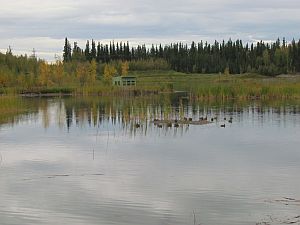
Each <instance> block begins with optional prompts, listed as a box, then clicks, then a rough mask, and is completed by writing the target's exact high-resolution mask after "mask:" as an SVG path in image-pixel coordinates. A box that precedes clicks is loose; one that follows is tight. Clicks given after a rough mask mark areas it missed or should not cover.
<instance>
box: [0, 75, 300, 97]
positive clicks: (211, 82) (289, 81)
mask: <svg viewBox="0 0 300 225" xmlns="http://www.w3.org/2000/svg"><path fill="white" fill-rule="evenodd" d="M131 75H135V76H136V77H137V86H134V87H115V86H111V85H110V84H106V83H105V82H104V81H102V80H97V81H96V82H95V83H93V84H86V85H83V86H79V85H78V84H69V85H68V86H62V87H59V86H54V87H35V88H31V89H30V88H27V89H24V88H20V87H14V88H1V89H0V94H6V95H16V94H20V93H21V94H37V95H47V94H53V95H77V96H78V95H79V96H86V95H97V96H137V95H142V96H143V95H149V94H157V93H172V92H173V91H186V92H188V93H190V96H191V97H193V98H196V99H210V98H213V99H233V98H234V99H286V98H300V76H279V77H267V76H263V75H259V74H250V73H249V74H241V75H240V74H237V75H224V74H186V73H180V72H175V71H171V70H170V71H165V70H164V71H161V70H157V71H135V72H132V73H131Z"/></svg>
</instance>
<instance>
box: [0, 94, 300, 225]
mask: <svg viewBox="0 0 300 225" xmlns="http://www.w3.org/2000/svg"><path fill="white" fill-rule="evenodd" d="M22 101H23V102H22V106H24V107H25V108H26V112H25V113H23V112H22V113H19V114H16V115H11V117H6V119H5V120H3V122H2V123H1V124H2V125H1V126H0V127H1V129H0V140H1V142H0V154H1V156H2V163H1V165H0V199H1V201H0V218H1V224H25V225H27V224H72V225H74V224H75V225H79V224H125V225H129V224H130V225H132V224H133V225H134V224H139V225H140V224H145V225H152V224H172V225H173V224H176V225H182V224H194V221H195V224H200V223H201V224H207V225H213V224H224V225H240V224H253V225H254V224H256V223H258V222H261V223H262V224H263V222H268V223H271V224H272V221H270V219H269V217H268V215H271V218H272V219H274V221H275V220H276V219H277V220H278V221H279V220H280V221H284V220H285V218H295V217H297V216H298V214H299V204H298V200H299V199H300V191H299V190H300V182H299V179H298V177H299V171H300V167H299V160H300V152H299V148H298V146H299V145H300V140H299V138H298V137H299V135H300V123H299V122H300V121H299V120H300V119H299V114H300V111H299V110H300V109H299V104H298V102H297V101H285V102H281V101H278V102H234V101H232V102H215V101H211V102H193V101H191V100H187V99H186V98H182V97H180V96H169V95H164V96H150V97H144V98H135V99H132V98H95V97H90V98H80V97H78V98H50V99H47V98H40V99H23V100H22ZM22 111H23V110H22ZM206 116H207V117H208V120H210V119H211V118H215V117H217V119H216V120H214V121H213V122H212V123H210V124H207V125H203V126H202V125H190V126H188V124H181V125H180V126H179V127H178V128H175V127H174V126H172V127H171V128H170V127H167V125H166V124H163V127H162V128H159V127H158V126H157V125H155V124H154V123H153V121H154V119H159V120H175V119H178V120H184V118H185V117H186V118H192V120H193V121H198V120H199V119H200V118H201V117H206ZM230 117H232V123H230V122H229V121H228V120H229V119H230ZM8 118H13V119H8ZM224 118H226V120H224ZM137 123H138V124H140V127H138V126H136V124H137ZM222 124H226V127H225V129H224V128H221V127H220V125H222ZM285 198H290V199H294V200H288V199H285ZM286 203H287V204H289V205H286ZM266 218H267V219H268V220H267V219H266ZM285 221H287V220H285Z"/></svg>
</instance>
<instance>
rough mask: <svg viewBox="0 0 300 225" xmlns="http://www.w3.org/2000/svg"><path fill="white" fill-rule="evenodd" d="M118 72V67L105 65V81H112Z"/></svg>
mask: <svg viewBox="0 0 300 225" xmlns="http://www.w3.org/2000/svg"><path fill="white" fill-rule="evenodd" d="M116 73H117V70H116V68H115V67H114V66H113V65H109V64H105V66H104V75H103V76H104V81H105V82H106V83H110V82H111V79H112V78H113V76H114V75H115V74H116Z"/></svg>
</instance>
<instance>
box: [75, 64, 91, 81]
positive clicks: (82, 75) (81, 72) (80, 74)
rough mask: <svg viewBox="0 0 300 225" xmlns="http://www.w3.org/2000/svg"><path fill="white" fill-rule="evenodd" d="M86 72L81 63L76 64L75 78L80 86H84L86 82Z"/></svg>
mask: <svg viewBox="0 0 300 225" xmlns="http://www.w3.org/2000/svg"><path fill="white" fill-rule="evenodd" d="M87 76H88V74H87V70H86V66H85V65H84V64H83V63H78V64H77V67H76V78H77V80H78V81H79V83H80V85H81V86H84V84H85V83H86V80H87Z"/></svg>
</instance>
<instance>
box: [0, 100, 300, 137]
mask: <svg viewBox="0 0 300 225" xmlns="http://www.w3.org/2000/svg"><path fill="white" fill-rule="evenodd" d="M11 101H12V103H11V107H12V106H14V105H15V106H16V108H18V111H19V112H22V110H23V109H22V108H26V107H28V106H27V105H28V104H27V103H28V102H30V103H31V105H32V106H34V107H35V109H37V107H38V109H39V115H41V118H42V124H43V126H44V127H45V128H48V127H49V126H50V123H51V122H53V123H55V124H57V126H58V127H59V128H60V129H62V128H63V127H66V128H67V129H68V130H69V129H70V128H71V127H72V126H79V127H84V126H89V127H97V129H98V128H99V127H101V126H102V127H103V128H105V129H107V128H108V127H114V128H113V129H116V130H121V131H122V132H125V133H126V134H130V135H136V134H140V135H147V134H148V132H153V131H157V133H160V134H174V135H176V134H183V133H184V132H187V130H188V128H189V127H188V126H187V125H183V124H181V125H180V126H179V127H178V128H175V127H174V124H172V126H171V127H170V126H169V125H167V124H162V126H156V125H155V124H154V123H153V121H154V119H158V120H175V119H177V120H183V119H184V118H192V120H193V121H197V120H199V118H200V117H208V118H209V119H210V118H215V117H218V118H219V120H222V119H223V117H226V116H227V117H228V118H229V117H230V116H234V117H236V118H237V119H238V120H243V115H246V116H247V115H248V116H250V115H251V116H256V117H257V118H258V119H257V121H261V122H262V123H263V121H264V118H265V117H267V116H270V115H271V116H274V115H276V116H277V117H278V118H280V120H284V118H285V116H286V115H289V114H298V113H299V112H300V107H299V102H297V101H296V100H295V101H288V102H287V101H256V102H246V101H245V102H243V101H241V102H237V101H227V102H223V101H206V102H195V101H193V100H186V99H185V100H183V99H182V98H180V97H176V96H175V97H174V96H173V95H153V96H147V97H136V98H130V97H124V98H120V97H118V98H117V97H101V98H99V97H74V98H64V99H51V100H49V99H22V100H18V101H17V103H16V102H15V103H13V101H15V100H11ZM3 102H4V101H2V102H1V104H0V112H2V113H0V121H4V116H3V115H4V114H3V112H4V111H5V110H6V111H8V108H9V107H10V106H9V105H10V104H8V103H5V104H4V103H3ZM34 107H32V108H33V109H34ZM32 111H34V110H32ZM51 112H53V113H52V114H51ZM5 115H7V114H5ZM24 115H26V114H24ZM6 117H7V116H6ZM10 118H15V117H14V116H13V114H11V117H10ZM293 118H294V119H296V118H297V117H293ZM5 121H8V122H10V123H12V124H13V123H14V122H15V121H14V120H13V119H10V120H8V119H5ZM0 123H1V122H0ZM158 130H159V131H158Z"/></svg>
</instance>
